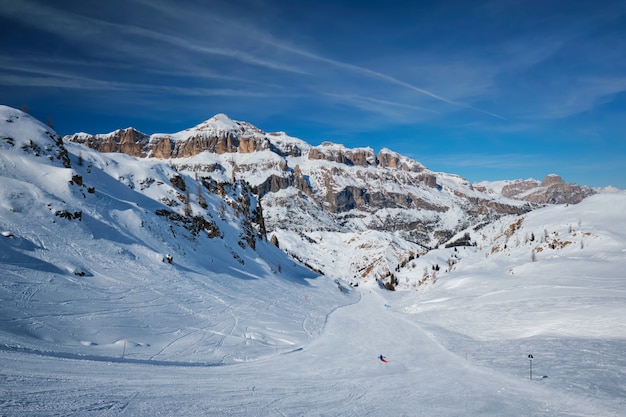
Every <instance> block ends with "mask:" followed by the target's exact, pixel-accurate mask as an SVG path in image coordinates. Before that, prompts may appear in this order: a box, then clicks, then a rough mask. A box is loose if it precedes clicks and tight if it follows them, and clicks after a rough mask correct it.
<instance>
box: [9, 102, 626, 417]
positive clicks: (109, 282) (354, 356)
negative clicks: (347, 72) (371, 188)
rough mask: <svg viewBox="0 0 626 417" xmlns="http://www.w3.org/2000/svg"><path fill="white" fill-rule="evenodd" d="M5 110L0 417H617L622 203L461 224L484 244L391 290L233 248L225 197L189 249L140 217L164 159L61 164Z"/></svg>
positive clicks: (59, 154)
mask: <svg viewBox="0 0 626 417" xmlns="http://www.w3.org/2000/svg"><path fill="white" fill-rule="evenodd" d="M0 116H1V117H0V123H2V122H3V120H9V119H11V120H12V122H10V123H8V124H5V125H3V129H4V130H2V132H0V133H1V136H2V137H3V138H9V137H10V138H11V140H10V141H9V140H8V139H4V140H3V141H2V142H0V176H1V178H0V181H1V182H0V232H1V233H2V235H0V374H1V375H0V377H1V378H2V381H3V382H2V384H0V415H3V416H4V415H7V416H84V415H94V416H111V415H124V416H146V415H150V416H202V415H215V416H255V415H256V416H273V415H279V416H282V415H286V416H318V415H341V416H403V415H405V416H621V415H623V410H624V409H626V357H625V355H624V352H626V325H625V323H626V279H625V276H624V271H625V270H626V222H625V221H624V220H625V218H624V216H625V215H624V213H626V195H625V194H624V193H623V192H617V193H613V194H599V195H596V196H592V197H589V198H587V199H585V200H583V201H582V202H581V203H580V204H577V205H569V206H553V207H547V208H544V209H540V210H536V211H533V212H530V213H528V214H526V215H524V216H523V217H513V216H511V217H507V218H503V219H501V220H499V221H498V223H494V224H490V225H486V226H484V227H483V228H481V229H478V230H470V231H468V233H469V234H470V237H471V240H472V242H475V243H476V245H475V246H468V247H458V248H456V249H455V248H445V249H444V248H441V249H437V250H433V251H431V252H429V253H428V254H426V255H424V256H422V257H419V258H417V259H414V260H413V261H411V262H410V263H408V264H406V265H404V267H403V268H402V270H400V271H398V272H397V275H398V279H399V285H398V291H395V292H390V291H386V290H383V289H381V288H380V287H379V286H378V285H377V284H376V283H375V282H373V281H368V282H363V283H361V284H360V285H359V286H358V287H350V286H349V285H347V284H346V283H343V282H341V281H339V285H338V283H337V282H335V279H334V277H332V276H318V275H316V274H314V273H312V272H310V271H309V270H307V269H305V268H304V267H302V266H300V265H297V264H296V263H294V262H293V261H291V260H290V259H289V258H287V257H286V256H285V254H283V253H282V252H280V251H279V250H278V249H277V248H275V247H274V246H272V245H271V244H269V243H268V242H266V241H263V240H258V242H257V243H256V248H255V249H254V250H253V249H252V248H250V247H246V246H245V245H242V244H241V241H240V235H241V224H240V223H238V220H237V217H236V215H235V213H234V212H231V211H230V210H229V209H228V208H226V209H225V210H224V208H223V207H224V206H223V205H222V204H221V200H220V199H218V197H217V196H212V195H207V196H206V198H207V203H208V209H207V210H208V212H212V213H213V217H212V219H214V221H215V223H216V225H217V226H219V229H220V231H221V232H222V234H223V237H221V238H208V237H206V236H203V235H199V236H193V235H190V234H188V233H187V232H186V231H185V229H182V228H180V227H177V226H176V225H173V224H172V223H170V222H169V221H168V220H167V219H165V218H155V217H154V216H152V215H150V213H151V212H153V211H154V210H155V209H157V208H159V207H161V206H162V203H161V202H162V201H163V198H164V197H166V196H170V197H171V196H173V195H174V194H173V193H174V190H173V189H172V187H171V186H170V185H169V184H168V180H167V179H168V178H169V177H171V176H172V175H174V174H175V173H174V172H172V171H171V168H169V167H168V166H167V165H161V164H156V165H155V164H153V163H151V162H149V161H146V162H145V163H137V161H136V160H134V159H132V158H129V157H126V156H124V155H100V154H96V153H94V152H91V151H89V150H88V149H86V148H83V147H81V146H79V145H72V146H67V151H68V155H67V156H68V158H69V161H70V162H71V167H68V166H66V162H65V160H64V158H63V150H64V149H65V148H63V147H59V145H58V144H55V142H54V135H53V134H46V133H45V132H46V128H45V126H43V125H38V124H34V123H32V121H28V123H26V124H24V125H21V126H20V125H19V124H20V123H21V122H23V121H24V120H25V118H27V117H28V116H25V115H23V114H21V113H19V114H18V113H15V112H14V111H13V110H9V109H7V108H3V109H2V114H0ZM16 116H17V118H16ZM11 129H13V130H11ZM24 129H27V137H28V138H29V139H27V141H26V142H25V143H21V142H19V141H20V140H22V139H24V138H25V136H24ZM46 138H48V139H46ZM28 140H32V143H29V142H28ZM9 142H12V144H9ZM24 145H27V146H26V147H25V148H23V146H24ZM34 145H37V146H34ZM33 148H38V149H39V151H38V152H37V153H38V154H39V156H34V153H33V152H30V151H31V150H32V149H33ZM26 151H29V152H26ZM42 156H43V157H42ZM81 159H83V160H84V162H85V163H84V164H83V165H79V164H78V162H79V160H81ZM76 175H80V176H81V177H82V179H83V181H84V182H85V186H84V187H79V186H77V185H76V184H75V182H76V181H74V184H70V183H69V182H68V181H69V180H72V178H73V177H74V176H76ZM74 178H76V177H74ZM146 178H153V179H154V184H158V183H159V182H161V183H162V184H160V185H153V186H148V187H143V186H142V183H141V180H143V179H146ZM143 184H146V182H145V181H144V182H143ZM89 187H95V193H90V192H88V191H87V189H88V188H89ZM192 192H195V189H192ZM213 207H214V208H215V211H212V210H213ZM193 209H194V210H199V208H198V207H196V206H195V205H194V206H193ZM221 211H224V213H222V214H221V215H220V212H221ZM76 212H81V216H82V217H81V220H78V219H67V218H65V217H63V216H59V215H55V214H54V213H69V214H73V213H76ZM208 212H207V214H206V215H207V216H208ZM172 233H173V234H174V235H175V237H173V235H172ZM330 237H331V235H328V236H322V238H325V239H329V238H330ZM167 254H171V255H173V258H174V259H173V262H172V263H171V264H170V263H168V262H164V261H163V260H164V257H165V256H166V255H167ZM337 256H344V257H349V256H350V254H346V253H338V254H337ZM435 265H438V266H439V267H440V268H438V271H435V270H434V269H433V266H435ZM416 277H417V278H419V280H420V281H422V282H423V283H422V285H415V282H416V280H417V279H416ZM339 286H341V290H340V289H339ZM381 354H383V355H385V356H386V357H387V358H388V359H389V362H388V363H382V362H380V361H379V360H378V359H377V357H378V355H381ZM529 354H532V355H533V356H534V360H533V364H532V365H533V379H532V380H531V379H530V374H529V371H530V367H529V365H530V363H529V360H528V355H529ZM544 376H545V377H544Z"/></svg>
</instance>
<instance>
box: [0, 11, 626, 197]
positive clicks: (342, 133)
mask: <svg viewBox="0 0 626 417" xmlns="http://www.w3.org/2000/svg"><path fill="white" fill-rule="evenodd" d="M183 4H184V6H183ZM0 102H2V104H7V105H10V106H13V107H17V108H22V106H24V105H27V106H28V108H29V112H30V113H31V114H33V115H34V116H36V117H38V118H39V119H41V120H43V121H46V120H48V118H51V120H52V123H53V124H54V126H55V128H56V130H57V131H58V132H59V133H61V134H68V133H74V132H78V131H85V132H89V133H106V132H110V131H112V130H115V129H117V128H122V127H128V126H133V127H136V128H137V129H139V130H141V131H143V132H145V133H156V132H175V131H179V130H183V129H185V128H188V127H192V126H195V125H196V124H198V123H200V122H201V121H203V120H206V119H208V118H209V117H211V116H213V115H214V114H216V113H226V114H228V115H229V116H230V117H231V118H233V119H236V120H244V121H248V122H250V123H252V124H254V125H256V126H257V127H259V128H261V129H263V130H266V131H285V132H287V133H288V134H290V135H292V136H296V137H299V138H301V139H303V140H306V141H307V142H309V143H311V144H313V145H317V144H319V143H321V142H323V141H332V142H335V143H341V144H344V145H345V146H347V147H366V146H369V147H372V148H374V150H375V151H376V152H378V150H380V149H381V148H383V147H386V148H390V149H392V150H394V151H397V152H399V153H401V154H404V155H407V156H409V157H411V158H413V159H415V160H417V161H419V162H421V163H423V164H424V165H426V166H427V167H428V168H430V169H432V170H434V171H444V172H449V173H455V174H459V175H461V176H463V177H465V178H467V179H468V180H470V181H472V182H475V181H481V180H499V179H517V178H531V177H532V178H536V179H542V178H543V177H544V176H545V175H547V174H550V173H556V174H559V175H561V176H562V177H563V178H564V179H565V181H567V182H577V183H579V184H586V185H590V186H598V187H602V186H608V185H613V186H616V187H619V188H622V189H626V2H624V1H601V0H600V1H593V2H591V1H576V0H574V1H524V0H501V1H498V0H492V1H480V0H478V1H391V0H386V1H379V0H370V1H367V2H363V1H329V0H318V1H310V2H309V1H297V0H293V1H289V0H279V1H273V0H248V1H239V0H234V1H199V0H196V1H185V2H179V1H169V0H124V1H118V0H110V1H98V2H91V1H84V0H83V1H70V0H55V1H43V0H42V1H37V0H0Z"/></svg>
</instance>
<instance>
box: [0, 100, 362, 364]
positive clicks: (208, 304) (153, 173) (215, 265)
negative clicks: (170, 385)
mask: <svg viewBox="0 0 626 417" xmlns="http://www.w3.org/2000/svg"><path fill="white" fill-rule="evenodd" d="M0 136H1V137H2V138H3V139H4V140H3V142H2V143H0V145H2V148H1V149H0V177H1V179H2V182H1V186H0V231H1V232H2V236H1V237H0V262H2V264H3V268H2V276H3V279H2V282H1V284H0V297H2V300H3V302H2V304H1V306H0V312H1V314H0V338H1V339H2V341H3V343H5V344H6V345H8V346H10V347H16V346H20V347H22V348H28V349H35V350H45V351H52V352H63V353H64V354H69V355H79V354H80V355H87V356H92V357H95V356H102V357H117V356H118V355H119V354H120V352H122V351H125V355H126V356H127V357H129V358H136V359H142V360H143V359H145V360H148V359H149V360H175V361H184V362H188V361H202V362H207V363H228V362H233V361H240V360H247V359H251V358H258V357H261V356H265V355H268V354H275V353H276V352H283V351H289V350H292V349H296V348H298V347H300V346H301V345H302V344H304V343H305V342H307V341H309V340H310V339H311V338H312V337H314V335H315V334H317V333H319V331H320V326H321V325H322V324H323V322H324V320H325V317H326V314H327V312H328V311H329V310H331V309H333V308H335V307H336V306H337V305H341V304H344V303H349V302H352V301H353V300H354V298H353V297H351V296H349V295H347V293H346V294H341V293H340V292H339V291H338V290H337V285H336V284H335V283H334V282H333V281H332V280H330V279H328V278H318V277H316V274H314V273H312V272H311V271H310V270H308V269H306V268H304V267H302V266H298V265H297V264H296V263H294V262H293V260H291V259H289V258H288V257H287V256H286V255H285V254H284V253H283V252H281V251H280V250H279V249H277V248H276V247H275V246H274V245H272V244H270V243H269V242H268V241H267V240H266V239H265V238H264V236H262V234H261V232H260V231H258V230H256V229H255V227H257V228H258V227H259V226H258V225H255V224H254V223H253V221H254V219H253V216H252V214H251V213H249V212H251V211H253V210H252V209H249V210H248V211H249V212H248V213H246V207H247V206H248V207H252V208H254V207H256V201H252V202H250V201H249V200H250V199H254V197H253V196H251V195H250V194H249V192H247V191H246V189H245V187H244V185H242V184H240V186H237V185H235V186H232V187H227V186H223V187H219V185H215V184H208V185H209V186H212V185H215V186H216V187H218V188H219V191H216V192H212V191H211V190H209V189H208V188H207V187H206V186H205V185H203V184H202V183H201V182H199V181H195V180H194V179H193V178H189V177H183V176H181V175H180V174H179V173H177V172H176V171H175V170H174V169H172V167H170V166H169V165H168V164H165V163H163V162H160V161H159V162H157V161H151V160H137V159H135V158H132V157H129V156H127V155H124V154H99V153H97V152H95V151H92V150H90V149H88V148H85V147H83V146H80V145H76V144H67V146H64V145H63V143H62V142H60V141H56V142H55V141H54V138H55V135H54V133H53V132H49V131H48V129H47V128H46V127H45V126H44V125H42V124H40V123H39V122H37V121H35V120H33V119H32V118H31V117H30V116H28V115H26V114H23V113H22V112H19V111H17V110H14V109H10V108H6V107H3V108H0ZM68 151H69V153H68ZM56 154H60V155H64V156H65V159H63V158H62V159H56V158H55V157H54V155H56ZM51 155H52V156H51ZM68 155H69V157H68ZM70 160H71V165H70ZM181 187H182V188H184V189H181ZM186 199H188V200H186ZM187 210H189V211H190V213H185V212H186V211H187ZM320 281H321V282H320ZM324 283H325V284H324ZM259 292H261V293H266V292H272V293H274V295H275V297H276V299H272V300H268V299H266V298H260V299H259V298H258V293H259ZM295 294H298V295H297V296H296V297H295V298H294V295H295ZM304 297H311V298H319V303H317V304H316V306H315V307H314V308H311V309H308V310H304V309H303V308H302V306H303V305H304V304H305V303H306V300H305V298H304ZM278 300H280V303H281V304H282V307H281V310H280V312H277V311H276V310H275V309H274V305H275V303H277V302H279V301H278ZM242 306H244V307H242ZM252 306H254V308H253V309H252V308H251V307H252ZM242 308H243V310H241V309H242ZM251 311H254V313H253V314H254V317H255V318H256V319H260V318H261V317H264V318H263V322H264V323H265V325H266V326H267V327H266V328H265V329H264V330H263V331H262V332H261V331H258V330H257V326H258V323H256V322H254V323H249V322H248V320H249V319H251V318H252V317H248V316H247V314H248V313H249V312H251ZM268 328H271V330H269V331H268Z"/></svg>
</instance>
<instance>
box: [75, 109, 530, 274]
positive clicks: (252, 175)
mask: <svg viewBox="0 0 626 417" xmlns="http://www.w3.org/2000/svg"><path fill="white" fill-rule="evenodd" d="M65 140H66V141H67V142H72V143H79V144H83V145H86V146H88V147H90V148H93V149H95V150H98V151H100V152H122V153H126V154H129V155H131V156H134V157H138V158H139V159H141V160H166V161H167V162H168V163H169V164H170V165H171V166H173V167H176V169H177V170H178V171H179V172H181V173H184V174H186V175H188V176H190V177H197V178H210V179H211V180H212V181H217V182H219V183H226V182H229V181H232V180H233V179H243V180H245V181H246V182H247V183H249V184H251V186H252V187H253V190H254V192H255V193H256V194H257V195H258V196H259V197H260V198H261V202H262V206H263V212H264V220H265V227H266V228H267V231H268V233H269V234H270V235H273V236H275V240H277V241H278V243H279V245H280V247H281V248H282V249H283V250H285V251H287V252H288V253H289V254H290V255H291V256H293V257H295V258H297V259H299V260H301V261H302V262H304V263H306V264H307V265H309V266H310V267H311V268H313V269H314V270H317V271H320V272H323V273H331V272H332V274H334V275H338V276H340V277H342V278H344V279H347V280H353V281H354V282H358V281H360V280H376V279H378V280H383V281H385V282H387V283H389V282H390V279H391V275H392V273H393V270H394V269H396V268H397V267H398V265H400V264H403V263H406V262H407V261H408V260H410V259H412V258H414V257H416V256H418V255H420V254H422V253H425V252H426V251H428V250H429V249H430V248H433V247H437V246H439V245H443V244H446V243H448V241H449V240H450V239H451V238H453V237H454V236H455V235H456V234H457V233H458V232H460V231H462V230H465V229H466V228H468V227H472V226H477V225H479V224H484V223H486V222H491V221H493V220H495V219H497V218H499V217H500V216H502V215H506V214H522V213H525V212H528V211H529V210H530V209H531V205H530V204H529V203H528V202H526V201H520V200H515V199H511V198H507V197H504V196H503V195H502V194H498V193H493V192H486V190H477V189H475V188H474V187H473V186H472V185H471V184H470V183H469V182H468V181H466V180H464V179H463V178H460V177H459V176H456V175H451V174H446V173H437V172H432V171H430V170H428V169H427V168H425V167H424V166H423V165H422V164H420V163H418V162H416V161H414V160H411V159H409V158H407V157H405V156H402V155H400V154H398V153H396V152H393V151H391V150H389V149H382V150H381V151H380V152H379V153H378V154H375V153H374V151H373V149H371V148H356V149H348V148H345V147H344V146H342V145H337V144H333V143H329V142H324V143H322V144H321V145H319V146H311V145H309V144H308V143H306V142H304V141H303V140H300V139H297V138H293V137H290V136H288V135H287V134H285V133H283V132H278V133H266V132H264V131H262V130H261V129H258V128H256V127H254V126H252V125H250V124H248V123H245V122H238V121H233V120H231V119H229V118H228V117H227V116H226V115H223V114H218V115H216V116H214V117H212V118H210V119H209V120H207V121H205V122H203V123H200V124H199V125H197V126H195V127H193V128H190V129H186V130H184V131H181V132H178V133H173V134H162V133H159V134H153V135H147V134H143V133H140V132H137V131H136V130H134V129H132V128H128V129H122V130H117V131H115V132H111V133H109V134H97V135H89V134H86V133H80V134H75V135H71V136H67V137H65ZM320 233H323V234H329V233H332V234H334V238H333V239H322V238H321V237H320ZM468 243H469V242H468ZM355 252H356V253H359V256H357V257H355V258H356V259H358V260H355V259H350V258H347V257H344V256H341V255H340V254H342V253H355ZM329 260H330V262H329Z"/></svg>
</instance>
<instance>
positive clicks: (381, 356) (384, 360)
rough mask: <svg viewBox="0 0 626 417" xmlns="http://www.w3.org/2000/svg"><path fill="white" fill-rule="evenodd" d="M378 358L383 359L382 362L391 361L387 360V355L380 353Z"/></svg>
mask: <svg viewBox="0 0 626 417" xmlns="http://www.w3.org/2000/svg"><path fill="white" fill-rule="evenodd" d="M378 359H380V361H381V362H383V363H387V362H389V361H388V360H387V358H386V357H385V356H383V355H380V356H379V357H378Z"/></svg>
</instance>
